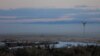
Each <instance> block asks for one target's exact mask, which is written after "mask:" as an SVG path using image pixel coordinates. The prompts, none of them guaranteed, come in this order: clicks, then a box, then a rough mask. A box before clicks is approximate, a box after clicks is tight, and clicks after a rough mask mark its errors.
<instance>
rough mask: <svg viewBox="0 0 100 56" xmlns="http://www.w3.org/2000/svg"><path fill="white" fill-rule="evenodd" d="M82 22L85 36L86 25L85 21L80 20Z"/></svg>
mask: <svg viewBox="0 0 100 56" xmlns="http://www.w3.org/2000/svg"><path fill="white" fill-rule="evenodd" d="M82 24H83V37H85V26H86V22H82Z"/></svg>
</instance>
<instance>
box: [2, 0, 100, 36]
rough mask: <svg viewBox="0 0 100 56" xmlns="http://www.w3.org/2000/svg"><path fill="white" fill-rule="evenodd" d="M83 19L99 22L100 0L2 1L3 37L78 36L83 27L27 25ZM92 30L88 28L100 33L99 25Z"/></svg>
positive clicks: (89, 30)
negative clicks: (25, 34) (60, 34)
mask: <svg viewBox="0 0 100 56" xmlns="http://www.w3.org/2000/svg"><path fill="white" fill-rule="evenodd" d="M84 20H85V21H99V22H100V0H0V34H1V33H16V32H17V33H21V32H23V33H24V32H26V33H27V32H31V33H33V32H34V33H43V32H44V33H48V32H50V33H62V34H63V33H66V32H67V33H70V32H73V33H76V32H81V29H82V26H80V25H76V26H75V25H65V24H64V25H63V24H62V25H60V24H57V25H55V24H52V25H49V24H47V23H45V24H47V25H45V24H38V25H37V24H27V23H32V22H37V23H40V22H42V23H43V22H63V21H66V22H68V21H84ZM8 23H11V24H8ZM13 23H16V24H13ZM21 23H25V24H21ZM93 27H94V26H92V25H91V26H89V27H88V28H92V29H88V32H91V31H93V32H96V33H98V34H99V33H100V26H99V25H96V27H94V28H96V29H94V28H93ZM73 28H75V29H76V30H74V29H73Z"/></svg>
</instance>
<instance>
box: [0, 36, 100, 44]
mask: <svg viewBox="0 0 100 56" xmlns="http://www.w3.org/2000/svg"><path fill="white" fill-rule="evenodd" d="M7 39H8V40H27V41H74V42H77V41H78V42H97V43H100V38H99V37H66V36H54V35H53V36H42V35H41V36H37V35H0V41H2V40H7Z"/></svg>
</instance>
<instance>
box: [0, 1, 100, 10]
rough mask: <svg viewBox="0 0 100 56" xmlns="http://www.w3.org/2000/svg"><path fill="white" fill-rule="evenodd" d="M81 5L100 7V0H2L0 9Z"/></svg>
mask: <svg viewBox="0 0 100 56" xmlns="http://www.w3.org/2000/svg"><path fill="white" fill-rule="evenodd" d="M80 5H86V6H90V7H94V8H100V0H0V9H15V8H69V7H75V6H80Z"/></svg>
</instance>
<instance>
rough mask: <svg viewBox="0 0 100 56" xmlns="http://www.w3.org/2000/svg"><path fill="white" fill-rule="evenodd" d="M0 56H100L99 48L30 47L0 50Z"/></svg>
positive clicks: (2, 48)
mask: <svg viewBox="0 0 100 56" xmlns="http://www.w3.org/2000/svg"><path fill="white" fill-rule="evenodd" d="M0 56H100V46H77V47H71V48H68V47H63V48H54V46H53V47H51V48H50V46H46V47H45V48H40V47H34V46H33V47H32V48H21V49H8V48H7V47H1V48H0Z"/></svg>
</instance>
